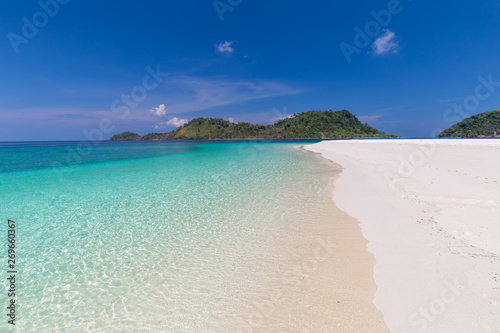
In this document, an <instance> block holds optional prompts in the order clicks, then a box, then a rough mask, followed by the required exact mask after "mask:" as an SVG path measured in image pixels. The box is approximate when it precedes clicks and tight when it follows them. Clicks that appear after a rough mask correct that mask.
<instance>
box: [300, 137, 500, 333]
mask: <svg viewBox="0 0 500 333" xmlns="http://www.w3.org/2000/svg"><path fill="white" fill-rule="evenodd" d="M306 149H308V150H310V151H313V152H317V153H321V154H322V155H323V156H324V157H325V158H327V159H330V160H332V161H333V162H335V163H338V164H339V165H341V166H342V168H343V171H342V173H341V175H340V176H339V178H338V179H337V180H336V182H335V190H334V194H333V199H334V201H335V203H336V205H337V206H338V207H339V208H340V209H341V210H343V211H345V212H346V213H348V214H349V215H351V216H352V217H354V218H356V219H357V220H358V221H359V222H360V226H361V229H362V232H363V235H364V237H366V239H367V240H368V243H369V244H368V250H369V252H371V253H372V254H373V255H374V256H375V260H376V264H375V266H374V281H375V284H376V285H377V287H378V289H377V291H376V293H375V296H374V300H373V302H374V304H375V306H376V307H377V308H378V309H379V310H380V311H381V312H382V314H383V316H384V320H385V322H386V324H387V327H388V328H389V329H390V331H391V332H500V140H496V139H480V140H462V139H453V140H451V139H450V140H448V139H445V140H432V139H428V140H352V141H324V142H321V143H318V144H314V145H309V146H306Z"/></svg>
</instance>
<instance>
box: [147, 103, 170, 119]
mask: <svg viewBox="0 0 500 333" xmlns="http://www.w3.org/2000/svg"><path fill="white" fill-rule="evenodd" d="M150 112H151V113H152V114H154V115H155V116H158V117H163V116H164V115H166V114H167V111H166V110H165V104H160V105H159V106H158V107H154V108H152V109H151V110H150Z"/></svg>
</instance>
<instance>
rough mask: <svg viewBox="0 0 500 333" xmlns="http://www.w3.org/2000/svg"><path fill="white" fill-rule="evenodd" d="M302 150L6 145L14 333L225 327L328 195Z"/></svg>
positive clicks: (4, 204) (233, 145)
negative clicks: (295, 220) (310, 210)
mask: <svg viewBox="0 0 500 333" xmlns="http://www.w3.org/2000/svg"><path fill="white" fill-rule="evenodd" d="M304 143H311V142H240V141H234V142H210V143H206V142H150V143H147V142H141V143H134V142H133V143H119V142H117V143H103V144H97V145H91V146H86V147H85V146H81V145H79V144H78V143H61V142H59V143H57V142H56V143H10V144H6V143H4V144H0V189H1V191H0V203H1V206H0V218H1V220H2V223H5V224H6V222H7V219H12V220H15V221H16V223H17V226H18V234H17V242H18V250H19V252H18V253H17V259H18V261H17V268H18V270H19V274H18V281H17V289H18V291H19V292H18V301H17V303H18V304H19V308H18V320H17V323H16V324H17V325H16V329H17V330H19V331H23V332H82V331H95V332H100V331H106V332H107V331H133V332H135V331H137V332H139V331H169V332H193V331H204V332H205V331H213V332H216V331H219V329H220V327H231V324H232V323H233V322H234V321H235V318H234V317H232V316H230V315H228V314H229V313H231V309H233V308H234V307H235V306H237V305H238V304H239V303H241V302H243V301H244V300H245V299H247V298H248V297H249V293H250V290H251V287H252V284H253V283H254V281H255V280H256V279H258V278H259V277H261V275H262V272H259V271H258V270H256V269H255V267H258V261H259V260H260V258H263V256H269V255H270V251H272V249H273V244H274V242H275V240H276V239H278V238H279V237H280V233H282V232H283V230H284V228H285V227H286V225H287V223H288V221H289V220H290V219H289V218H288V217H289V216H290V214H297V213H298V212H299V211H300V209H298V208H300V207H301V205H302V204H304V202H305V201H307V200H309V201H314V200H316V199H317V198H318V196H319V195H321V194H322V192H321V191H320V190H319V189H318V188H319V187H321V186H323V185H322V184H325V178H324V177H325V176H324V175H322V174H321V173H317V172H311V170H315V168H317V163H318V161H317V157H314V156H312V155H309V154H306V153H304V152H302V151H300V150H298V149H296V148H295V147H296V146H297V145H298V144H304ZM322 177H323V178H322ZM323 187H324V186H323ZM323 190H324V189H323ZM0 237H1V235H0ZM5 238H6V231H5ZM271 253H272V252H271ZM5 263H6V255H5ZM6 270H7V269H6V268H5V269H4V271H6ZM4 283H6V282H4ZM2 299H5V297H3V298H2ZM4 316H5V315H4ZM0 326H2V327H6V325H4V324H3V323H1V324H0Z"/></svg>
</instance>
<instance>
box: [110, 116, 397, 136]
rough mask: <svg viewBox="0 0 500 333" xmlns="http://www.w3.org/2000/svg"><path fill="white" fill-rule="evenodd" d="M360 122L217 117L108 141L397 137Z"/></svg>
mask: <svg viewBox="0 0 500 333" xmlns="http://www.w3.org/2000/svg"><path fill="white" fill-rule="evenodd" d="M396 137H397V136H396V135H391V134H386V133H384V132H381V131H379V130H377V129H375V128H373V127H371V126H370V125H368V124H363V123H361V122H360V121H359V120H358V118H357V117H356V116H355V115H353V114H352V113H351V112H349V111H347V110H342V111H331V110H330V111H308V112H303V113H300V114H297V115H294V116H293V117H290V118H286V119H282V120H280V121H278V122H276V123H275V124H272V125H255V124H251V123H246V122H239V123H233V122H230V121H227V120H224V119H220V118H195V119H193V120H191V121H190V122H188V123H187V124H184V125H183V126H181V127H179V128H177V129H176V130H173V131H171V132H168V133H150V134H147V135H144V136H140V135H139V134H136V133H131V132H124V133H121V134H116V135H113V136H112V137H111V138H110V140H216V139H347V138H396Z"/></svg>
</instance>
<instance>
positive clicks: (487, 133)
mask: <svg viewBox="0 0 500 333" xmlns="http://www.w3.org/2000/svg"><path fill="white" fill-rule="evenodd" d="M498 136H500V111H498V110H495V111H489V112H484V113H480V114H478V115H475V116H472V117H470V118H467V119H464V120H462V121H461V122H459V123H457V124H455V125H453V126H451V127H450V128H448V129H446V130H444V131H442V132H441V133H439V134H438V135H437V137H438V138H478V137H479V138H480V137H498Z"/></svg>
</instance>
